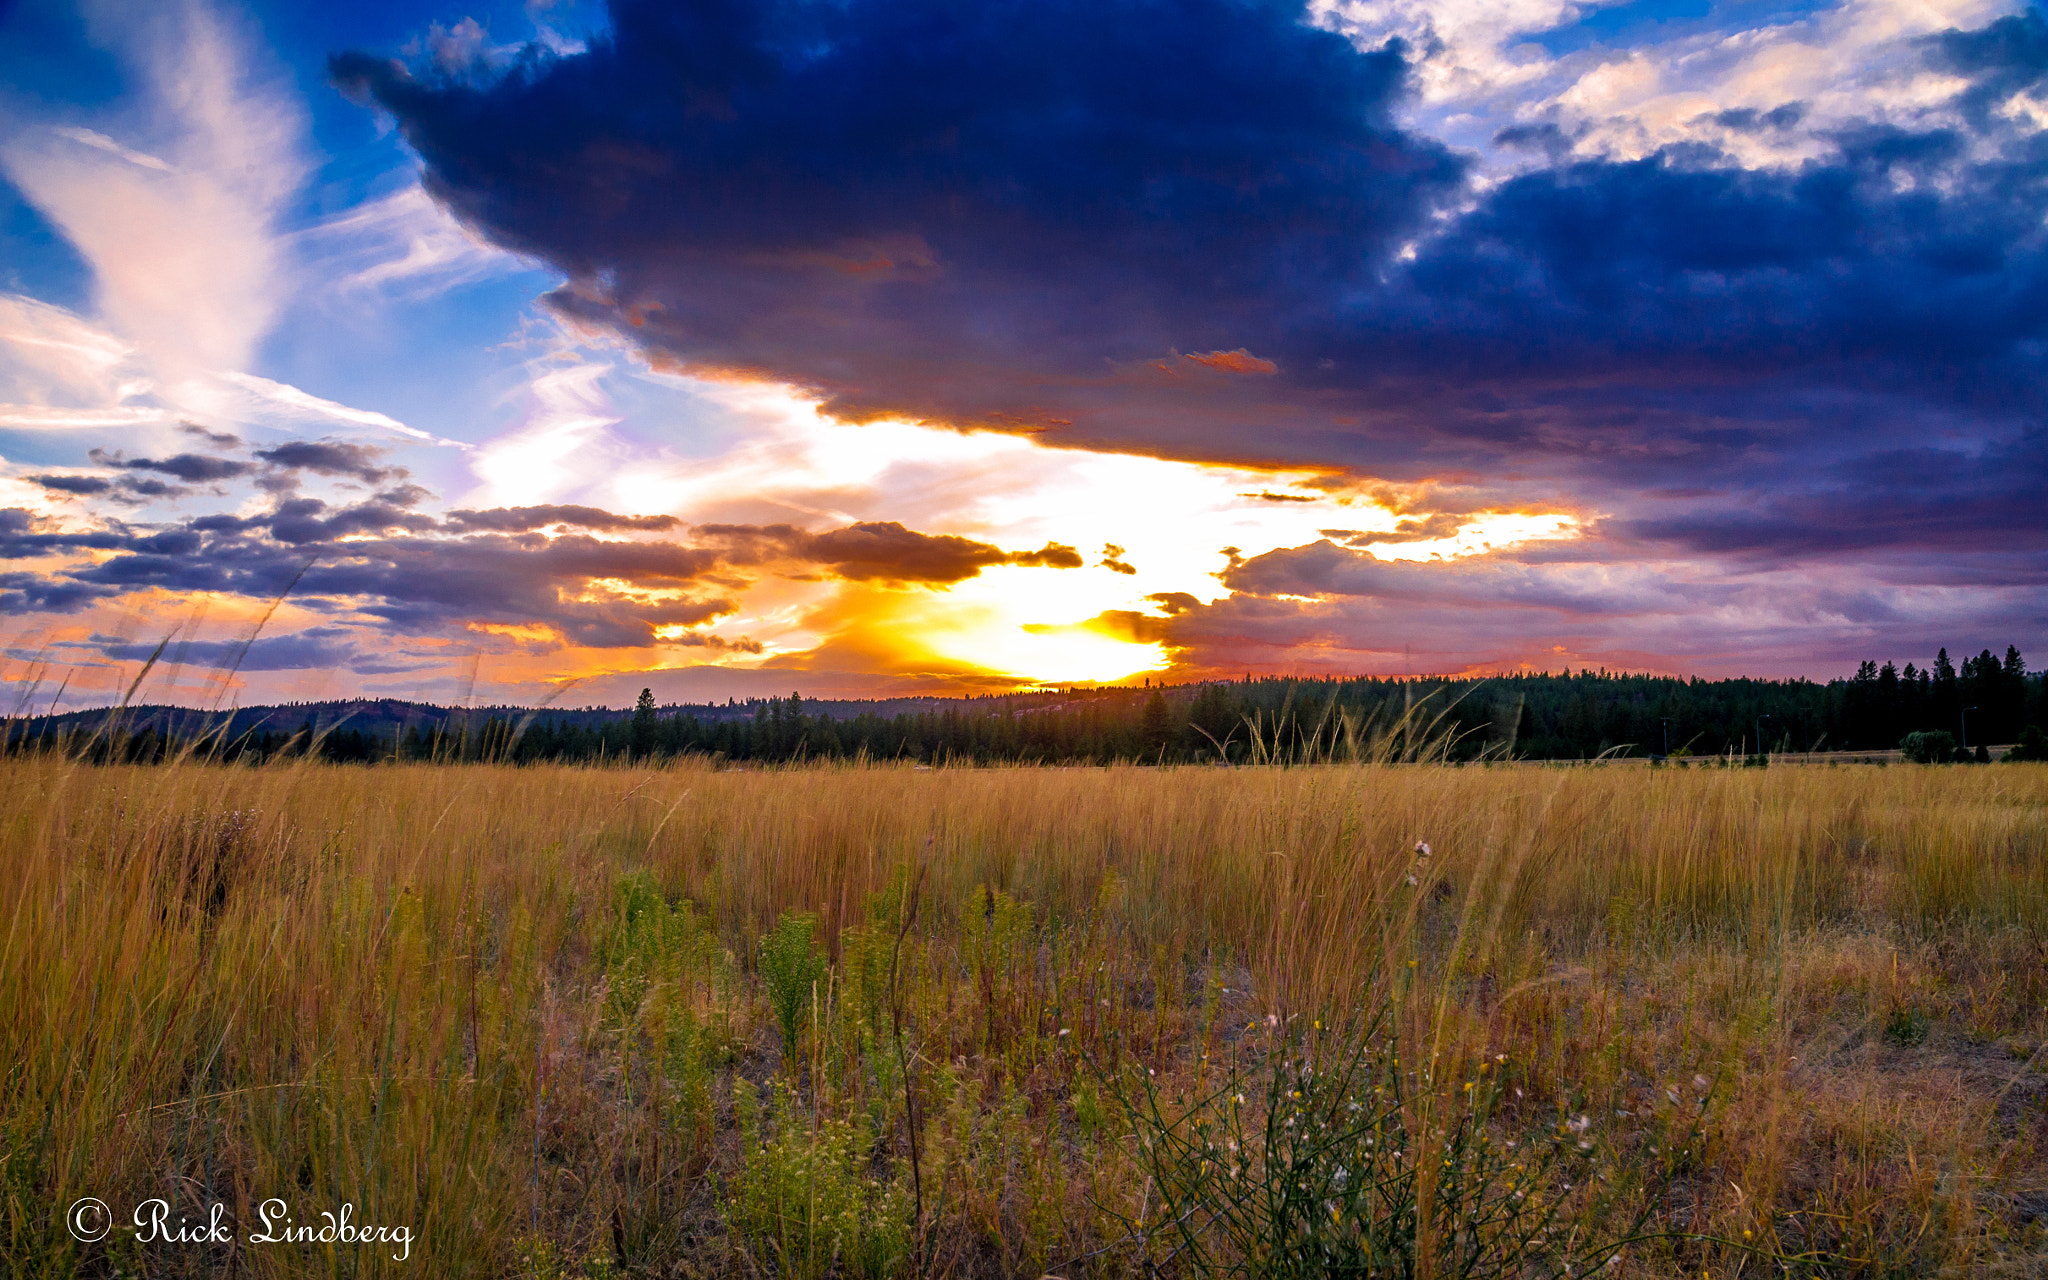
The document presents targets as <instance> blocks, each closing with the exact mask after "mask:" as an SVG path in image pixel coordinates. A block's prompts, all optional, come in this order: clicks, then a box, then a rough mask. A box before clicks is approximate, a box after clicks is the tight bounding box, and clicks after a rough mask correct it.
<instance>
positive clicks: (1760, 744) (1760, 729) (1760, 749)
mask: <svg viewBox="0 0 2048 1280" xmlns="http://www.w3.org/2000/svg"><path fill="white" fill-rule="evenodd" d="M1777 718H1778V717H1776V716H1758V717H1757V718H1756V753H1757V754H1758V755H1760V756H1762V757H1763V758H1764V759H1766V760H1768V759H1770V758H1771V753H1770V752H1768V751H1765V750H1764V721H1766V720H1776V719H1777Z"/></svg>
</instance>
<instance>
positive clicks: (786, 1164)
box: [721, 1081, 911, 1276]
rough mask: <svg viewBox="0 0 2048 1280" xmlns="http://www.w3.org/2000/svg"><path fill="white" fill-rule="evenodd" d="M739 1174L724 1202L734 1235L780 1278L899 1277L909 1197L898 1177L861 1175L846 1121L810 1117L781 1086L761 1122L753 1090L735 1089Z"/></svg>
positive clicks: (855, 1129) (861, 1143) (862, 1166)
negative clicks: (762, 1259) (754, 1251)
mask: <svg viewBox="0 0 2048 1280" xmlns="http://www.w3.org/2000/svg"><path fill="white" fill-rule="evenodd" d="M733 1102H734V1118H735V1120H736V1121H737V1123H738V1126H739V1131H740V1148H741V1161H742V1163H741V1165H740V1169H739V1172H738V1174H737V1176H735V1177H734V1178H733V1180H732V1182H731V1183H730V1184H729V1185H728V1186H726V1187H725V1188H724V1192H725V1194H724V1195H723V1196H722V1197H721V1199H722V1200H723V1201H724V1203H725V1205H726V1213H727V1215H728V1217H729V1218H730V1220H731V1223H732V1227H733V1230H734V1231H735V1232H736V1233H737V1234H738V1235H739V1237H740V1238H741V1239H743V1240H745V1241H747V1242H748V1243H749V1244H750V1245H751V1246H752V1247H753V1248H755V1249H756V1250H758V1251H759V1252H760V1253H761V1254H762V1255H765V1260H767V1261H770V1262H772V1263H773V1264H774V1274H776V1275H778V1276H824V1275H827V1274H839V1275H850V1276H886V1275H902V1274H905V1271H906V1260H907V1259H908V1258H909V1256H910V1218H911V1193H910V1187H909V1178H908V1177H907V1176H906V1175H905V1173H904V1171H903V1170H902V1169H901V1168H898V1169H896V1170H894V1172H893V1176H892V1177H890V1178H888V1179H886V1180H884V1179H877V1178H873V1177H870V1176H864V1175H865V1174H866V1171H867V1164H868V1160H867V1154H868V1142H867V1139H866V1136H865V1133H864V1126H862V1125H861V1124H859V1123H858V1122H856V1121H855V1120H853V1119H850V1118H834V1117H828V1116H822V1115H818V1114H816V1113H813V1112H808V1111H806V1110H805V1108H804V1107H803V1105H802V1102H801V1100H800V1099H799V1098H798V1097H797V1093H796V1088H795V1086H794V1085H791V1084H789V1083H788V1082H787V1081H781V1082H778V1083H777V1084H776V1085H775V1086H774V1097H773V1101H772V1102H771V1104H770V1106H769V1108H768V1111H767V1114H766V1115H764V1114H762V1108H761V1104H760V1102H759V1100H758V1099H757V1097H756V1096H755V1093H754V1089H753V1087H752V1086H751V1085H747V1084H744V1083H743V1084H741V1085H740V1086H739V1087H738V1088H736V1089H735V1090H734V1093H733Z"/></svg>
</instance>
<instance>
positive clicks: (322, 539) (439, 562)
mask: <svg viewBox="0 0 2048 1280" xmlns="http://www.w3.org/2000/svg"><path fill="white" fill-rule="evenodd" d="M309 448H315V449H330V450H331V448H332V446H331V445H321V446H309ZM273 455H274V456H273ZM257 456H258V457H259V458H263V459H264V460H265V461H266V462H269V463H271V464H272V465H284V466H298V467H312V466H313V464H314V463H315V462H316V461H317V462H320V463H323V464H326V465H328V467H329V469H330V470H332V471H336V472H339V473H342V474H350V475H357V476H360V474H361V471H362V470H363V469H364V468H365V467H366V465H367V461H368V458H369V457H370V456H373V455H366V454H364V453H360V452H357V453H351V452H346V451H343V452H341V453H333V452H314V453H308V452H306V451H305V450H291V447H290V446H283V447H280V448H279V449H277V450H263V451H258V454H257ZM94 460H95V461H97V462H99V463H101V464H102V465H104V466H109V467H116V468H121V469H123V470H129V471H133V470H138V469H139V470H153V471H157V472H160V473H164V474H169V475H174V476H177V477H179V478H181V479H185V480H189V481H193V482H212V481H217V480H223V479H231V478H234V477H236V476H240V475H244V474H248V473H250V472H252V471H254V470H255V469H256V468H257V465H258V464H256V463H253V462H240V461H236V460H232V459H222V458H214V457H208V456H204V455H196V454H180V455H177V456H174V457H170V458H164V459H149V458H142V459H126V458H121V457H118V456H114V455H110V454H107V453H105V452H104V451H97V450H96V451H95V458H94ZM351 467H353V468H356V470H353V471H352V470H349V468H351ZM368 469H370V470H376V468H374V467H370V468H368ZM129 479H130V478H129V477H126V476H124V477H122V478H121V480H119V481H107V480H104V479H96V478H91V477H78V478H74V477H63V476H38V477H34V480H35V482H36V483H39V484H41V485H43V486H44V487H45V488H49V489H55V490H58V491H62V492H69V493H75V494H85V495H93V496H119V495H118V493H117V492H116V489H117V487H118V486H119V485H123V484H126V483H128V482H129ZM145 483H146V482H145ZM431 496H432V495H431V494H429V493H428V492H427V491H426V490H425V489H423V488H420V487H419V486H417V485H402V486H399V487H397V488H393V489H388V490H385V491H382V492H379V493H376V494H373V495H371V496H370V497H368V498H365V499H362V500H360V501H356V502H351V503H345V504H340V505H336V504H331V503H328V502H326V501H324V500H322V499H319V498H313V497H305V496H299V495H296V494H291V493H280V494H277V495H276V496H275V497H274V499H273V501H272V502H271V504H270V506H269V507H268V509H267V510H263V511H259V512H254V513H250V514H232V513H213V514H207V515H200V516H195V517H192V518H189V519H185V520H181V521H176V522H172V523H168V524H159V525H154V526H149V525H132V524H128V523H125V522H123V521H120V520H114V519H104V520H102V521H101V522H100V525H99V527H94V528H85V529H80V528H78V527H75V526H72V525H65V524H62V523H59V522H57V521H55V520H53V519H50V518H47V517H38V516H36V515H35V514H33V513H31V512H29V511H26V510H21V509H0V560H37V561H47V560H48V559H49V558H50V557H66V556H69V557H71V558H70V559H69V560H68V562H66V563H63V564H62V565H61V566H59V567H55V568H50V569H47V570H45V571H44V572H41V573H11V574H8V575H6V577H5V582H4V584H0V608H6V609H8V610H9V611H10V612H20V611H41V612H57V613H62V612H69V611H75V610H78V609H82V608H85V607H88V606H90V605H92V604H93V603H95V602H98V601H106V600H113V599H117V598H120V597H123V596H126V595H129V594H131V593H134V592H138V591H150V590H154V591H159V592H164V593H169V594H170V595H172V596H183V595H189V594H191V593H195V592H207V593H219V594H223V595H227V596H241V597H247V598H250V599H255V600H261V599H265V598H271V597H275V596H277V595H279V594H281V593H283V592H285V591H286V590H287V588H290V589H291V591H292V598H293V600H294V601H295V603H296V604H297V605H298V607H300V608H310V609H314V610H316V611H319V612H324V613H327V614H329V615H332V616H336V617H339V618H342V619H345V620H351V621H375V622H379V623H382V624H384V625H386V626H388V627H389V628H391V629H393V630H394V631H396V632H398V633H400V634H411V635H437V634H438V635H446V634H451V633H456V634H459V633H463V632H465V631H470V630H474V629H477V628H483V629H485V630H486V631H488V630H489V629H491V628H499V629H501V630H502V629H507V628H509V629H512V630H514V631H521V632H522V633H524V634H527V635H528V636H529V637H531V638H533V639H534V640H535V641H536V642H542V643H546V644H552V645H561V644H567V645H576V646H584V647H592V648H633V647H649V646H659V645H680V646H683V647H690V648H709V649H715V650H719V651H722V652H729V653H739V654H758V653H761V652H762V651H763V650H762V646H761V645H760V644H759V643H758V642H757V641H755V640H752V639H750V638H748V637H746V636H743V635H742V636H728V635H716V634H711V633H709V632H707V631H705V630H704V628H705V627H707V626H708V625H710V624H713V623H716V622H717V621H719V620H720V619H722V618H725V617H728V616H730V615H732V614H733V613H735V612H736V611H737V609H738V608H739V606H738V604H737V603H736V600H735V598H734V593H736V592H742V591H744V590H746V589H747V588H748V587H749V585H750V584H751V583H752V582H753V581H754V580H756V579H758V578H759V577H760V575H762V574H764V573H787V574H796V575H817V574H823V575H826V576H829V577H832V578H835V579H838V580H842V581H846V582H854V583H873V584H881V585H909V584H920V585H925V586H946V585H950V584H953V583H957V582H960V581H963V580H965V579H967V578H971V577H973V576H975V575H977V574H979V573H980V572H981V571H982V570H983V569H985V568H989V567H993V566H998V565H1003V566H1019V567H1039V568H1044V567H1053V568H1065V567H1075V566H1078V565H1079V564H1080V562H1081V557H1080V556H1079V554H1078V553H1077V552H1075V550H1074V549H1073V548H1072V547H1067V546H1062V545H1060V544H1057V543H1048V544H1047V545H1046V546H1045V547H1043V548H1041V549H1039V550H1037V551H1023V552H1008V551H1004V550H1003V549H1002V548H1000V547H996V546H993V545H991V544H988V543H982V542H976V541H974V540H972V539H967V538H960V537H954V536H948V535H933V534H925V533H919V532H917V531H915V530H912V529H908V528H905V527H904V526H903V525H901V524H899V523H893V522H861V523H856V524H852V525H848V526H845V527H843V528H838V529H830V530H825V531H823V532H813V531H809V530H804V529H801V528H798V527H796V526H794V525H786V524H785V525H771V526H755V525H713V526H704V527H701V528H699V529H697V530H695V531H693V535H692V537H691V539H690V540H689V541H687V542H685V541H679V540H670V539H662V540H648V539H639V538H636V539H631V540H627V539H620V538H616V537H615V538H598V537H594V536H591V534H590V533H557V534H556V535H554V536H549V535H546V534H543V533H540V532H537V530H539V529H542V528H547V527H556V528H560V527H564V526H567V527H574V528H580V529H586V530H590V531H592V532H593V533H596V532H602V533H607V534H613V535H617V534H643V535H644V534H650V533H664V532H670V531H675V530H678V529H679V528H680V526H681V521H679V520H678V519H676V518H675V517H673V516H662V515H654V516H633V515H620V514H617V513H614V512H609V511H604V510H601V509H598V508H592V507H584V506H543V507H526V508H518V509H508V508H497V509H488V510H472V509H462V510H457V511H453V512H450V513H449V514H448V516H447V518H446V519H445V520H443V519H441V518H437V517H435V516H433V515H429V514H426V513H425V512H423V511H422V510H420V509H419V508H420V507H421V506H422V504H423V503H425V501H426V500H427V499H429V498H430V497H431ZM83 553H92V554H91V555H90V556H89V557H88V558H84V559H80V558H78V557H79V556H80V555H82V554H83ZM338 634H340V633H332V635H338ZM332 635H330V636H329V638H332ZM327 651H328V650H326V649H322V650H319V652H327ZM306 652H308V653H311V652H314V651H313V650H307V651H306ZM278 669H282V668H281V667H280V668H278Z"/></svg>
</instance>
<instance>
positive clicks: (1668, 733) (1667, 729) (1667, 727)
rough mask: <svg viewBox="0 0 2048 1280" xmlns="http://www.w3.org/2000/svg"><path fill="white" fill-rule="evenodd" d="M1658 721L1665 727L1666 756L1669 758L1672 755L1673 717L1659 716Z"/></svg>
mask: <svg viewBox="0 0 2048 1280" xmlns="http://www.w3.org/2000/svg"><path fill="white" fill-rule="evenodd" d="M1657 719H1658V720H1659V721H1660V722H1661V723H1662V724H1663V726H1664V754H1665V755H1666V756H1669V755H1670V754H1671V717H1669V716H1658V717H1657Z"/></svg>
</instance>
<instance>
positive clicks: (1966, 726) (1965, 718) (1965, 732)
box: [1963, 707, 1977, 751]
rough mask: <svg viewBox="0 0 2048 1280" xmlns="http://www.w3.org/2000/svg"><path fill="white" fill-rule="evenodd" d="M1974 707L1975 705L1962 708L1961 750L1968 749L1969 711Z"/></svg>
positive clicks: (1973, 709)
mask: <svg viewBox="0 0 2048 1280" xmlns="http://www.w3.org/2000/svg"><path fill="white" fill-rule="evenodd" d="M1976 709H1977V708H1975V707H1964V708H1963V750H1965V751H1968V750H1969V749H1970V713H1971V712H1972V711H1975V710H1976Z"/></svg>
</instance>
